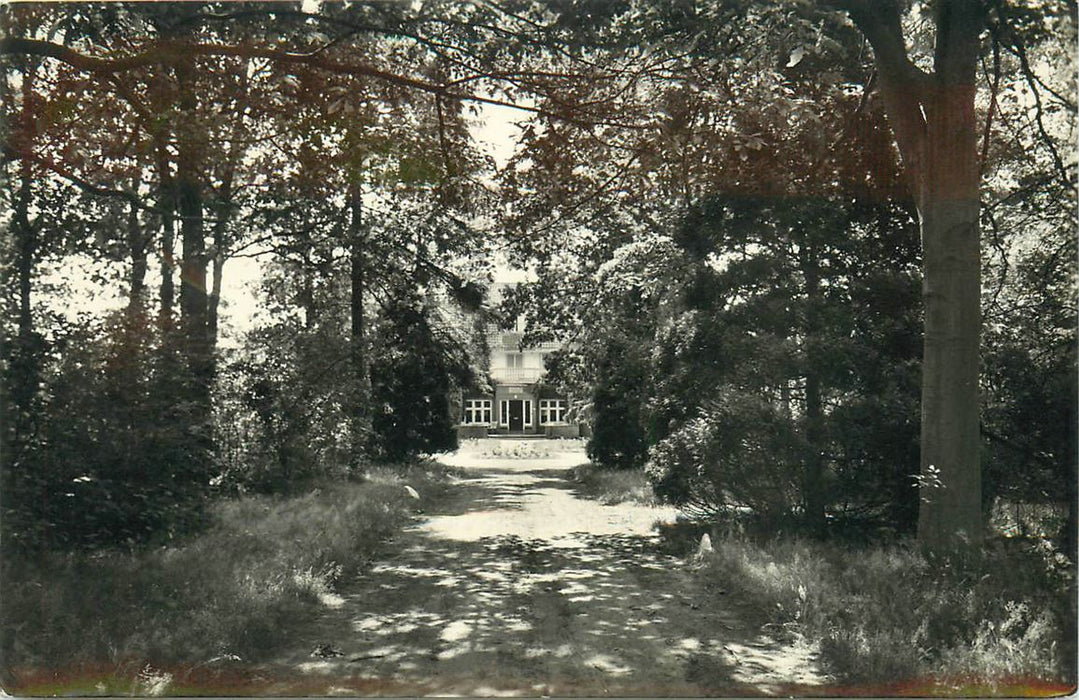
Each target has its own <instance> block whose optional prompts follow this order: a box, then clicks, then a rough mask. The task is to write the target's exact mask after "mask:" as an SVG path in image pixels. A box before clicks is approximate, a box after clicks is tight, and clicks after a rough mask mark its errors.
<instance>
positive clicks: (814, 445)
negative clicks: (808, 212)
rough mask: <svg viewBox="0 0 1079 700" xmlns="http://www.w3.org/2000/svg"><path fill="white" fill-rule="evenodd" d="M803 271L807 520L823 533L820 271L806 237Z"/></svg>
mask: <svg viewBox="0 0 1079 700" xmlns="http://www.w3.org/2000/svg"><path fill="white" fill-rule="evenodd" d="M799 248H800V250H799V255H800V257H801V261H800V263H801V267H802V274H803V278H804V281H805V293H806V308H805V329H804V332H805V338H806V348H805V358H804V361H805V367H806V369H805V392H806V394H805V401H806V405H805V410H806V421H805V436H806V443H807V445H808V450H807V452H806V456H805V490H806V493H805V509H806V522H807V524H808V525H809V527H810V529H811V530H812V531H813V533H814V534H816V535H818V536H820V535H823V534H824V523H825V518H824V510H825V491H824V408H823V400H822V398H821V379H820V372H818V371H817V364H818V362H820V358H818V357H817V356H816V355H817V353H816V349H815V347H814V344H815V342H816V339H817V337H818V335H819V334H820V324H819V320H818V313H817V310H818V307H819V303H820V271H819V270H818V267H817V261H816V260H815V259H814V257H813V253H812V252H811V251H810V250H809V247H808V245H807V244H806V242H805V241H804V240H803V241H802V242H801V244H800V246H799Z"/></svg>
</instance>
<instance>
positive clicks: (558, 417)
mask: <svg viewBox="0 0 1079 700" xmlns="http://www.w3.org/2000/svg"><path fill="white" fill-rule="evenodd" d="M539 415H540V425H547V424H548V423H563V422H565V420H566V401H565V400H564V399H540V409H539Z"/></svg>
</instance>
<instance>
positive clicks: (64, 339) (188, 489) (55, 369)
mask: <svg viewBox="0 0 1079 700" xmlns="http://www.w3.org/2000/svg"><path fill="white" fill-rule="evenodd" d="M54 348H55V350H56V352H55V354H54V355H52V357H51V358H50V360H51V361H50V362H49V363H48V364H47V365H46V367H45V370H46V371H45V380H44V381H43V385H42V388H41V390H40V391H41V409H40V410H39V412H38V413H37V415H36V416H35V427H36V432H35V434H34V441H33V443H32V444H31V445H30V446H29V447H24V448H23V450H22V451H20V452H19V453H17V454H14V455H11V457H9V459H10V460H11V461H9V462H8V463H7V464H6V465H5V469H4V477H5V483H4V487H5V488H4V507H5V512H4V530H5V537H4V542H5V546H10V547H15V548H17V549H21V550H24V551H33V550H37V549H39V548H45V549H49V548H54V547H55V548H70V547H89V548H97V547H108V546H115V545H128V544H131V543H135V542H143V541H145V540H147V539H158V540H160V539H163V538H171V537H172V536H173V535H174V534H177V533H179V532H182V531H184V530H186V529H189V528H191V527H194V526H196V525H197V524H198V523H199V520H200V512H201V510H202V508H203V506H204V499H205V497H206V495H207V494H208V492H209V480H210V477H211V476H212V463H211V461H210V459H211V456H210V455H209V454H207V453H205V452H202V451H200V449H199V443H198V442H197V441H194V440H193V439H192V437H193V435H195V434H197V433H198V432H199V431H205V430H209V426H207V425H200V424H198V423H196V422H195V421H194V420H192V418H191V417H190V416H189V415H187V411H188V410H189V409H190V407H189V406H188V404H187V403H185V402H184V401H177V400H175V399H173V398H172V397H174V396H176V395H177V394H178V393H179V391H178V389H177V387H178V385H180V384H182V382H183V375H182V372H183V370H182V367H181V366H180V365H179V364H178V363H177V362H175V360H174V358H172V357H171V356H170V353H169V352H168V350H167V348H165V347H162V346H160V345H159V344H158V343H157V342H155V337H154V333H153V330H152V326H150V325H149V324H147V323H146V320H145V319H144V318H142V317H138V316H135V317H132V316H129V315H127V314H120V315H118V316H117V317H115V318H113V319H112V320H111V321H110V322H108V323H107V324H106V325H105V326H104V327H100V328H95V327H93V326H74V327H71V328H68V329H67V330H66V332H65V333H64V335H62V336H61V337H60V338H59V339H57V341H56V345H55V346H54ZM165 397H169V398H165Z"/></svg>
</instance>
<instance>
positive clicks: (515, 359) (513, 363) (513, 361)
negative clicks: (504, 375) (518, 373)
mask: <svg viewBox="0 0 1079 700" xmlns="http://www.w3.org/2000/svg"><path fill="white" fill-rule="evenodd" d="M524 366H525V358H524V355H522V354H521V353H519V352H508V353H506V367H507V368H508V369H521V368H522V367H524Z"/></svg>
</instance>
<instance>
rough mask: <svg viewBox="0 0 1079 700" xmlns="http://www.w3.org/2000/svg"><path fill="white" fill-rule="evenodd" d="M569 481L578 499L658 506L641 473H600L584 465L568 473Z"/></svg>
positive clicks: (600, 469)
mask: <svg viewBox="0 0 1079 700" xmlns="http://www.w3.org/2000/svg"><path fill="white" fill-rule="evenodd" d="M569 478H570V480H571V481H572V482H573V483H574V486H575V487H576V489H577V492H578V493H579V494H580V495H582V496H584V497H585V498H591V499H593V500H597V501H599V502H600V503H603V504H604V505H615V504H617V503H639V504H641V505H647V506H653V505H656V504H657V503H658V502H657V500H656V496H655V493H654V492H653V491H652V484H651V482H649V481H648V477H647V476H646V475H645V473H644V470H643V469H604V468H603V467H597V466H595V465H592V464H584V465H581V466H579V467H574V468H573V469H571V470H570V475H569Z"/></svg>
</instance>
